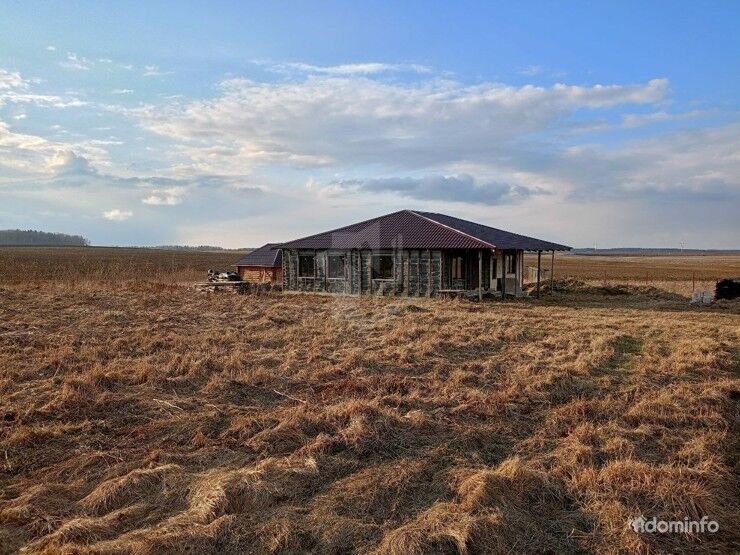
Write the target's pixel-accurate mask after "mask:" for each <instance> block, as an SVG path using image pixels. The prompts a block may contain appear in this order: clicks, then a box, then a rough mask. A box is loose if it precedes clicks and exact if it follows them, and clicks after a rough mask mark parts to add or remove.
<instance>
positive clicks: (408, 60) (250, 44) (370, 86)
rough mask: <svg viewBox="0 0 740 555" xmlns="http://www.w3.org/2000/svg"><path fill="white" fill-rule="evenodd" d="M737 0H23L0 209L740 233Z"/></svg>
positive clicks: (223, 227) (26, 221)
mask: <svg viewBox="0 0 740 555" xmlns="http://www.w3.org/2000/svg"><path fill="white" fill-rule="evenodd" d="M738 20H740V4H738V3H737V2H702V3H696V2H693V3H688V2H652V3H644V2H636V3H629V2H570V3H566V2H558V3H555V2H552V3H550V2H536V3H527V2H516V3H496V2H480V3H478V2H454V3H452V2H450V3H447V4H443V3H428V2H423V3H422V2H419V3H414V2H387V3H380V2H373V3H366V4H365V5H360V3H356V2H320V3H309V2H259V3H256V2H255V3H247V2H233V3H232V2H209V3H205V2H200V3H199V2H182V1H180V2H147V3H144V2H141V3H134V2H130V3H126V4H122V3H114V2H76V3H74V4H72V3H69V2H29V1H25V2H7V3H5V4H4V6H3V17H2V18H0V228H16V227H20V228H35V229H44V230H52V231H63V232H69V233H81V234H83V235H85V236H87V237H89V238H90V239H91V240H92V241H93V243H95V244H117V245H130V244H135V245H155V244H165V243H167V244H171V243H183V244H218V245H223V246H229V247H238V246H255V245H259V244H262V243H264V242H267V241H279V240H287V239H290V238H293V237H296V236H301V235H304V234H310V233H314V232H317V231H321V230H324V229H327V228H330V227H335V226H339V225H343V224H347V223H351V222H353V221H356V220H359V219H364V218H369V217H373V216H375V215H378V214H382V213H385V212H390V211H393V210H397V209H401V208H418V209H424V210H432V211H441V212H446V213H450V214H453V215H456V216H460V217H465V218H470V219H474V220H477V221H481V222H484V223H488V224H489V225H493V226H496V227H502V228H505V229H510V230H512V231H517V232H520V233H526V234H532V235H536V236H541V237H543V238H546V239H552V240H556V241H559V242H565V243H568V244H572V245H574V246H593V245H594V244H597V245H598V246H600V247H608V246H625V245H632V246H666V247H674V246H679V245H680V244H681V243H684V244H685V245H686V246H687V247H695V248H702V247H707V248H708V247H715V248H738V247H740V240H739V239H740V225H738V223H737V222H738V218H737V213H738V212H740V210H738V209H740V118H739V117H738V116H739V111H738V108H739V104H740V103H739V100H740V98H739V97H740V95H739V91H740V39H738V36H737V35H738V34H737V28H736V27H737V21H738Z"/></svg>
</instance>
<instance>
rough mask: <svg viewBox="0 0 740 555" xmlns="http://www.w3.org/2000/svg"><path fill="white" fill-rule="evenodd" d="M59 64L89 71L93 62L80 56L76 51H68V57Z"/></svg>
mask: <svg viewBox="0 0 740 555" xmlns="http://www.w3.org/2000/svg"><path fill="white" fill-rule="evenodd" d="M59 65H60V66H61V67H64V68H67V69H76V70H80V71H88V70H89V69H90V68H91V67H92V62H91V61H90V60H88V59H87V58H85V57H83V56H78V55H77V54H75V53H74V52H67V59H66V60H65V61H63V62H59Z"/></svg>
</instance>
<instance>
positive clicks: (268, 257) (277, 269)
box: [234, 243, 283, 283]
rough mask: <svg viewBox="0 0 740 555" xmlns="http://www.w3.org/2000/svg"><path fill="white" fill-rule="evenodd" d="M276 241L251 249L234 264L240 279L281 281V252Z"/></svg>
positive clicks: (259, 281)
mask: <svg viewBox="0 0 740 555" xmlns="http://www.w3.org/2000/svg"><path fill="white" fill-rule="evenodd" d="M276 247H278V245H277V243H267V244H266V245H263V246H261V247H260V248H258V249H256V250H253V251H252V252H250V253H249V254H247V255H246V256H244V257H243V258H241V259H240V260H239V261H237V263H236V264H234V265H235V266H236V271H237V273H238V274H239V277H240V278H241V280H242V281H248V282H249V283H282V282H283V253H282V251H281V250H280V248H276Z"/></svg>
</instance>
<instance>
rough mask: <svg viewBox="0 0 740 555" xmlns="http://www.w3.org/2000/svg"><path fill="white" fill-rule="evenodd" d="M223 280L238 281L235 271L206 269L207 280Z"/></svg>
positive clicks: (212, 281) (217, 281) (215, 281)
mask: <svg viewBox="0 0 740 555" xmlns="http://www.w3.org/2000/svg"><path fill="white" fill-rule="evenodd" d="M223 281H239V274H237V273H236V272H222V271H221V270H208V282H209V283H219V282H223Z"/></svg>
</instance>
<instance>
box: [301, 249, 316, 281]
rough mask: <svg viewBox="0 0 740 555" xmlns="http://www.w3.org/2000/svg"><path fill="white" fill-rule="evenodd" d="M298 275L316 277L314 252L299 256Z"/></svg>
mask: <svg viewBox="0 0 740 555" xmlns="http://www.w3.org/2000/svg"><path fill="white" fill-rule="evenodd" d="M298 277H310V278H312V277H314V256H313V255H312V254H301V255H299V256H298Z"/></svg>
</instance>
